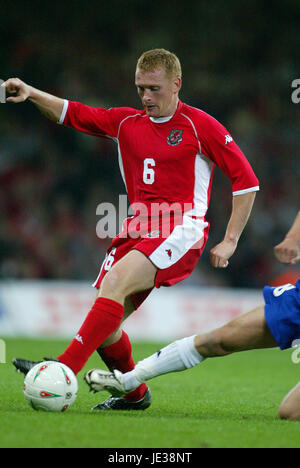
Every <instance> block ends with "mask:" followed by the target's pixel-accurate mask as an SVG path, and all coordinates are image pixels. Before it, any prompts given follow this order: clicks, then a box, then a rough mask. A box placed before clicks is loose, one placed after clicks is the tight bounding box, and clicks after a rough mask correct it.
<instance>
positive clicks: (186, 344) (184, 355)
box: [122, 335, 204, 391]
mask: <svg viewBox="0 0 300 468" xmlns="http://www.w3.org/2000/svg"><path fill="white" fill-rule="evenodd" d="M194 338H195V335H193V336H189V337H187V338H183V339H181V340H177V341H174V342H173V343H171V344H169V345H168V346H166V347H165V348H162V349H160V350H159V351H158V352H157V353H155V354H152V356H149V357H148V358H146V359H144V360H143V361H140V362H138V363H137V365H136V366H135V368H134V369H133V370H132V371H130V372H126V374H123V376H122V381H123V385H124V387H125V390H126V391H128V390H132V389H134V388H137V387H138V386H139V385H141V383H142V382H145V381H146V380H149V379H153V377H157V376H158V375H162V374H167V373H169V372H178V371H183V370H185V369H189V368H190V367H194V366H196V365H197V364H200V363H201V362H202V361H203V360H204V358H203V356H201V354H199V353H198V351H197V349H196V348H195V345H194Z"/></svg>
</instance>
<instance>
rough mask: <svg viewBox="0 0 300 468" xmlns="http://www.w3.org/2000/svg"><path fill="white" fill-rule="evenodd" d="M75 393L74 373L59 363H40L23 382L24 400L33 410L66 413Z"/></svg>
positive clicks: (76, 384) (76, 385) (75, 395)
mask: <svg viewBox="0 0 300 468" xmlns="http://www.w3.org/2000/svg"><path fill="white" fill-rule="evenodd" d="M77 392H78V382H77V378H76V376H75V374H74V372H73V371H72V370H71V369H70V368H69V367H67V366H66V365H65V364H62V363H60V362H55V361H45V362H41V363H39V364H37V365H36V366H34V367H33V368H32V369H31V370H30V371H29V372H28V374H27V375H26V377H25V380H24V395H25V398H26V400H27V401H28V403H29V404H30V405H31V406H32V408H33V409H35V410H42V411H66V410H67V409H68V408H70V406H71V405H72V404H73V403H74V401H75V400H76V397H77Z"/></svg>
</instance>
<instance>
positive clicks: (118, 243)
mask: <svg viewBox="0 0 300 468" xmlns="http://www.w3.org/2000/svg"><path fill="white" fill-rule="evenodd" d="M183 218H184V219H182V218H181V220H174V219H172V220H171V223H172V224H171V227H170V235H168V236H167V237H166V238H165V237H164V236H163V235H161V234H162V231H161V230H160V228H161V225H158V226H157V228H158V229H155V230H152V231H150V232H147V229H146V231H145V234H143V235H142V236H139V237H137V238H132V237H130V236H128V235H126V234H128V233H129V232H130V221H131V219H129V220H128V219H127V220H125V222H124V225H123V227H124V228H123V230H122V232H121V233H120V234H119V235H118V236H117V237H115V238H114V239H113V241H112V243H111V245H110V247H109V248H108V249H107V255H106V257H105V259H104V262H103V264H102V266H101V269H100V273H99V275H98V277H97V279H96V281H95V283H94V284H93V286H94V287H95V288H97V289H99V288H100V285H101V282H102V280H103V278H104V276H105V275H106V274H107V273H108V271H109V270H110V269H111V267H112V266H113V265H115V264H116V263H117V262H118V261H119V260H120V259H121V258H123V257H124V256H125V255H126V254H127V253H129V252H130V251H131V250H139V251H140V252H142V253H143V254H145V255H146V256H147V257H148V258H149V259H150V261H152V263H154V265H155V266H156V267H157V273H156V277H155V287H156V288H160V287H161V286H167V287H168V286H173V285H174V284H176V283H178V282H180V281H183V280H184V279H186V278H187V277H188V276H189V275H190V274H191V273H192V271H193V270H194V268H195V267H196V265H197V262H198V261H199V259H200V257H201V255H202V252H203V250H204V247H205V245H206V242H207V238H208V232H209V223H207V222H206V221H205V220H204V219H201V220H200V219H196V220H195V218H191V217H188V219H185V216H184V217H183ZM191 220H192V221H191ZM151 227H153V225H152V226H151ZM184 228H185V234H186V236H185V237H184V236H183V235H182V233H183V231H184ZM152 236H153V237H152ZM169 265H170V266H169ZM152 289H153V288H151V289H149V290H146V291H142V292H140V293H137V294H133V295H132V296H131V299H132V302H133V304H134V306H135V308H138V307H139V306H140V305H141V304H142V303H143V302H144V301H145V299H146V298H147V297H148V296H149V294H150V293H151V291H152Z"/></svg>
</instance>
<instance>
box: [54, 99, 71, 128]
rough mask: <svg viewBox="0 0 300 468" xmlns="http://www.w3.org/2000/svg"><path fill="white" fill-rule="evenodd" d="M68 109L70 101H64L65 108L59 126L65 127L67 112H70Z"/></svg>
mask: <svg viewBox="0 0 300 468" xmlns="http://www.w3.org/2000/svg"><path fill="white" fill-rule="evenodd" d="M68 107H69V101H68V100H67V99H64V107H63V110H62V113H61V116H60V119H59V121H58V122H57V123H58V124H59V125H63V123H64V120H65V117H66V113H67V110H68Z"/></svg>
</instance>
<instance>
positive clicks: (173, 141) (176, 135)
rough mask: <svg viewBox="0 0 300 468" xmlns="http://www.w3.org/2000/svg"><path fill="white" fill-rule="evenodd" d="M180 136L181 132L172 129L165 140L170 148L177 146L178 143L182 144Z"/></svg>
mask: <svg viewBox="0 0 300 468" xmlns="http://www.w3.org/2000/svg"><path fill="white" fill-rule="evenodd" d="M182 134H183V130H179V129H178V128H172V130H171V131H170V134H169V136H168V138H167V142H168V144H169V145H171V146H177V145H179V143H181V142H182Z"/></svg>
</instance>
